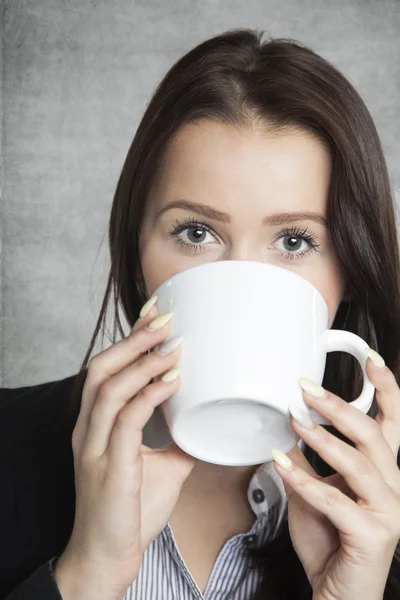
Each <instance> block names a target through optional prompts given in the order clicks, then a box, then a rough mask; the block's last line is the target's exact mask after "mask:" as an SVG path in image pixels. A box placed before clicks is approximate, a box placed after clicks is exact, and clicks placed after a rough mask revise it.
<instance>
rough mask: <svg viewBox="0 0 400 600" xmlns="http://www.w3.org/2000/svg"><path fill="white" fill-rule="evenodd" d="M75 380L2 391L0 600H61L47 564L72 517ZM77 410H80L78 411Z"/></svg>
mask: <svg viewBox="0 0 400 600" xmlns="http://www.w3.org/2000/svg"><path fill="white" fill-rule="evenodd" d="M75 379H76V375H72V376H71V377H67V378H66V379H62V380H59V381H52V382H48V383H42V384H39V385H33V386H28V387H20V388H0V473H1V493H0V599H2V600H5V599H6V600H35V599H36V598H37V599H40V600H60V598H61V595H60V592H59V590H58V587H57V584H56V582H55V579H54V576H53V571H52V562H53V561H52V562H51V563H50V561H51V559H54V560H55V557H58V556H60V555H61V554H62V552H63V550H64V548H65V546H66V545H67V543H68V540H69V538H70V535H71V532H72V527H73V524H74V517H75V484H74V467H73V453H72V446H71V435H72V431H73V428H74V425H75V422H76V418H77V414H76V412H75V415H76V416H73V415H72V418H71V415H70V413H69V412H68V410H67V409H69V402H68V401H69V394H70V392H71V389H72V384H73V383H74V380H75ZM78 410H79V409H78Z"/></svg>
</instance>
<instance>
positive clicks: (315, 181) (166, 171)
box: [140, 120, 344, 327]
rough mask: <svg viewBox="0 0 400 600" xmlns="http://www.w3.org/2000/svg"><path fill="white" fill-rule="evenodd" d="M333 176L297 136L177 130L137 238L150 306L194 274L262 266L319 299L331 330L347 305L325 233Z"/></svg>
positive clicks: (210, 127) (314, 144)
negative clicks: (202, 269)
mask: <svg viewBox="0 0 400 600" xmlns="http://www.w3.org/2000/svg"><path fill="white" fill-rule="evenodd" d="M330 175H331V160H330V156H329V153H328V150H327V149H326V148H325V146H324V145H323V144H322V143H321V142H320V141H319V140H317V139H316V138H314V137H313V136H311V135H310V134H308V133H305V132H302V131H298V130H297V131H295V130H292V131H285V132H283V131H281V132H279V133H265V132H261V131H255V130H250V129H242V130H239V129H236V128H233V127H231V126H228V125H224V124H221V123H217V122H213V121H206V120H204V121H202V122H198V123H196V124H195V123H189V124H187V125H185V126H184V127H182V128H181V129H180V130H179V131H178V132H177V134H176V135H175V137H174V139H173V141H172V143H171V144H170V146H169V148H168V150H167V152H166V155H165V162H164V164H163V169H162V172H161V174H160V179H159V182H158V185H157V186H155V187H154V188H153V189H152V190H151V192H150V195H149V198H148V202H147V205H146V209H145V214H144V219H143V224H142V229H141V234H140V256H141V262H142V270H143V275H144V279H145V284H146V287H147V291H148V293H149V296H151V295H152V294H153V292H154V291H155V289H156V288H157V287H158V286H159V285H160V284H161V283H162V282H164V281H165V280H166V279H168V278H169V277H171V276H172V275H174V274H175V273H178V272H179V271H183V270H184V269H188V268H190V267H193V266H195V265H199V264H203V263H207V262H212V261H217V260H253V261H260V262H266V263H269V264H273V265H277V266H280V267H284V268H286V269H289V270H291V271H294V272H295V273H297V274H298V275H300V276H301V277H303V278H304V279H307V280H308V281H309V282H310V283H312V284H313V285H314V286H315V287H316V288H317V289H318V290H319V291H320V292H321V294H322V295H323V297H324V298H325V301H326V303H327V305H328V310H329V327H330V326H331V325H332V322H333V320H334V317H335V313H336V310H337V308H338V306H339V303H340V301H341V300H342V298H343V295H344V279H343V276H342V273H341V270H340V268H339V264H338V261H337V258H336V255H335V252H334V249H333V246H332V243H331V240H330V237H329V233H328V230H327V228H326V226H325V225H324V220H325V218H326V209H327V199H328V190H329V183H330Z"/></svg>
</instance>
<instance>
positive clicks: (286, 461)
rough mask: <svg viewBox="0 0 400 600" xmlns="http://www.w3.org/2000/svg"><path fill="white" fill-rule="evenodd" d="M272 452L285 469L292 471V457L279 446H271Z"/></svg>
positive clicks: (273, 456) (275, 459)
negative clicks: (278, 447)
mask: <svg viewBox="0 0 400 600" xmlns="http://www.w3.org/2000/svg"><path fill="white" fill-rule="evenodd" d="M271 454H272V458H273V459H274V461H275V462H277V463H278V465H279V466H281V467H282V469H285V471H290V469H291V468H292V467H293V463H292V461H291V460H290V458H289V457H288V456H287V454H285V453H284V452H282V451H281V450H278V449H277V448H271Z"/></svg>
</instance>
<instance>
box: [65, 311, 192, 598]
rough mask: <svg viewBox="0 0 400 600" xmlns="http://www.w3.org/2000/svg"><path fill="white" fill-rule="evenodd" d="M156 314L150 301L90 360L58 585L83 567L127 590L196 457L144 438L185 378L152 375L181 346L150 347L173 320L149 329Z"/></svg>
mask: <svg viewBox="0 0 400 600" xmlns="http://www.w3.org/2000/svg"><path fill="white" fill-rule="evenodd" d="M157 315H158V310H157V308H156V307H155V306H153V307H152V308H151V310H150V312H149V313H148V314H147V315H146V316H145V317H143V318H139V319H138V320H137V321H136V323H135V324H134V327H133V328H132V332H131V333H130V334H129V336H127V337H126V338H124V339H122V340H120V341H118V342H117V343H115V344H113V345H112V346H111V347H110V348H108V349H107V350H104V351H103V352H100V353H99V354H97V355H96V356H94V357H93V358H92V359H91V361H90V362H89V366H88V373H87V377H86V381H85V385H84V388H83V391H82V403H81V408H80V413H79V416H78V419H77V422H76V425H75V428H74V431H73V434H72V449H73V455H74V469H75V489H76V509H75V522H74V526H73V530H72V534H71V537H70V539H69V542H68V544H67V547H66V548H65V550H64V552H63V554H62V556H61V557H60V558H59V559H58V561H57V563H56V567H55V576H56V580H57V583H58V586H59V588H60V591H61V592H62V591H63V589H62V588H63V585H64V583H63V582H65V588H67V586H68V583H67V582H70V580H69V579H68V578H69V577H70V575H71V576H72V573H73V574H74V576H77V573H78V572H79V573H80V576H81V577H84V574H87V577H90V578H91V579H92V578H93V579H97V581H98V582H99V581H102V582H103V585H102V589H103V590H104V586H105V587H108V589H109V590H110V592H111V590H115V593H116V594H115V597H119V594H120V595H121V597H123V594H124V592H125V590H126V589H127V588H128V587H129V586H130V585H131V583H132V582H133V581H134V579H135V578H136V577H137V575H138V573H139V570H140V567H141V560H142V554H143V552H144V551H145V549H146V548H147V547H148V546H149V544H150V543H151V542H152V541H153V540H154V539H155V538H156V537H157V536H158V535H159V534H160V532H161V531H162V530H163V529H164V527H165V526H166V524H167V523H168V520H169V518H170V516H171V514H172V511H173V509H174V506H175V504H176V503H177V500H178V497H179V494H180V491H181V488H182V484H183V483H184V481H185V480H186V478H187V477H188V475H189V474H190V472H191V471H192V469H193V467H194V465H195V463H196V459H195V458H193V457H191V456H189V455H188V454H186V453H185V452H184V451H183V450H181V449H180V448H179V447H178V446H177V445H176V444H175V443H172V444H171V445H169V446H168V447H167V448H163V449H151V448H149V447H147V446H144V445H143V444H142V430H143V427H144V426H145V424H146V423H147V421H148V420H149V419H150V417H151V416H152V414H153V412H154V409H155V407H156V406H158V405H159V404H161V403H162V402H164V400H166V399H168V398H169V397H170V396H172V394H174V393H176V392H177V391H178V389H179V386H180V378H179V377H177V378H176V379H175V380H173V381H171V382H169V383H166V382H164V381H162V380H159V381H156V382H153V383H150V382H151V380H152V379H153V378H154V377H156V376H158V375H161V374H162V373H165V372H166V371H169V370H170V369H172V368H173V367H174V365H176V363H177V362H178V360H179V358H180V352H181V348H180V346H178V347H177V348H176V349H175V350H173V351H172V352H170V353H169V354H166V355H165V356H161V355H158V354H157V353H156V352H151V353H150V354H148V353H147V351H148V350H151V349H152V348H153V347H154V346H156V345H157V344H160V343H162V342H163V341H164V340H165V339H166V337H167V336H168V333H169V327H170V324H169V322H167V323H166V324H165V325H163V326H162V328H160V329H156V330H153V331H150V330H148V329H147V325H148V324H149V323H150V322H151V321H153V320H154V318H155V317H156V316H157ZM160 318H161V315H160ZM105 576H106V577H107V581H106V583H104V577H105ZM75 585H77V584H76V583H75ZM88 589H89V587H88ZM104 591H105V590H104ZM97 597H101V594H99V595H98V596H97ZM104 597H108V596H107V594H104ZM109 597H113V595H112V594H110V595H109ZM67 598H68V594H67V593H66V595H65V599H67Z"/></svg>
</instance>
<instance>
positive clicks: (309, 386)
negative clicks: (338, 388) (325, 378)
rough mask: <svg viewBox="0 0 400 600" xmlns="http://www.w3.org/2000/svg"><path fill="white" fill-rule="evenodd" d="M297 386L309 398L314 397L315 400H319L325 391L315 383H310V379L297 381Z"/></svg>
mask: <svg viewBox="0 0 400 600" xmlns="http://www.w3.org/2000/svg"><path fill="white" fill-rule="evenodd" d="M298 384H299V386H300V387H301V389H303V390H304V391H305V392H307V394H310V396H316V397H317V398H321V397H322V396H323V395H324V394H325V390H324V388H323V387H322V385H319V384H318V383H315V381H311V379H306V378H305V377H301V378H300V379H299V381H298Z"/></svg>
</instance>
